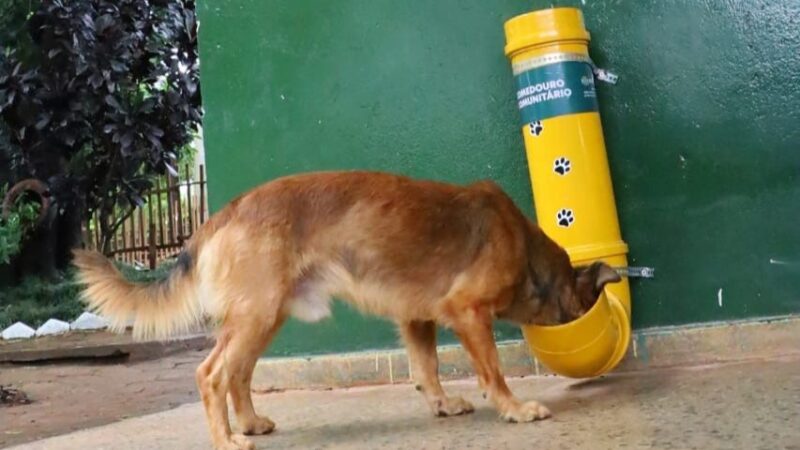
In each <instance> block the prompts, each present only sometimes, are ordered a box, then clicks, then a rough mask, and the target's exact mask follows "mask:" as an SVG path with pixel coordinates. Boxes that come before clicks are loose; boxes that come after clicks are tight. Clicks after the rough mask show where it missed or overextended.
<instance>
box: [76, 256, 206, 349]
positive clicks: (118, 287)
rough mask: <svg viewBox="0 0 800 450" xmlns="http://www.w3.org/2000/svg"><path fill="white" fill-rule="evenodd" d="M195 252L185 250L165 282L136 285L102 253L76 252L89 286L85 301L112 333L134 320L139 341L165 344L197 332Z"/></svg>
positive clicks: (199, 313) (201, 318)
mask: <svg viewBox="0 0 800 450" xmlns="http://www.w3.org/2000/svg"><path fill="white" fill-rule="evenodd" d="M192 253H194V252H191V251H190V250H184V252H183V253H181V255H180V256H179V258H178V263H177V264H176V265H175V267H174V268H173V269H172V272H171V273H170V274H169V276H168V277H167V278H166V279H164V280H160V281H155V282H152V283H134V282H131V281H128V280H127V279H126V278H125V277H124V276H123V275H122V273H120V271H119V270H117V267H116V266H115V265H114V264H113V263H112V262H111V261H110V260H108V259H107V258H106V257H105V256H103V255H102V254H101V253H98V252H95V251H87V250H76V251H75V253H74V255H75V259H74V264H75V266H77V267H78V271H79V272H78V273H79V275H78V278H79V281H80V282H81V283H83V284H84V286H85V287H84V291H83V300H84V302H86V303H87V305H88V306H89V309H90V310H92V311H95V312H97V313H98V314H99V315H101V316H102V317H103V318H105V319H106V320H108V321H109V327H110V328H111V329H112V330H114V331H118V332H119V331H122V330H124V329H125V328H126V327H127V326H128V325H129V323H130V321H131V320H133V336H134V338H135V339H140V340H141V339H159V340H163V339H167V338H169V337H171V336H175V335H179V334H182V333H187V332H189V331H192V330H195V329H197V327H198V326H199V325H201V324H202V323H203V322H204V320H205V314H204V312H203V308H202V306H201V304H200V301H199V298H198V295H197V294H196V290H197V287H196V286H197V280H196V278H197V273H196V272H197V271H196V269H195V267H194V266H195V261H194V259H195V258H194V257H193V255H192Z"/></svg>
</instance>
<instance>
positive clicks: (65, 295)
mask: <svg viewBox="0 0 800 450" xmlns="http://www.w3.org/2000/svg"><path fill="white" fill-rule="evenodd" d="M173 265H174V263H172V262H167V263H164V264H162V265H161V266H159V267H157V268H156V269H155V270H152V271H150V270H136V269H134V268H133V267H130V266H126V265H122V264H118V267H119V268H120V270H121V271H122V273H123V274H124V275H125V277H126V278H127V279H129V280H131V281H135V282H139V283H148V282H152V281H157V280H160V279H163V278H165V277H166V276H167V274H169V271H170V270H171V269H172V266H173ZM80 292H81V285H80V284H79V283H77V282H76V281H75V272H74V271H70V272H68V273H66V274H64V278H63V280H62V281H59V282H48V281H45V280H42V279H39V278H27V279H25V281H23V282H22V284H20V285H19V286H16V287H12V288H6V289H3V290H2V291H0V330H2V329H5V328H6V327H8V326H9V325H11V324H13V323H14V322H17V321H21V322H24V323H26V324H28V325H29V326H31V327H33V328H37V327H39V326H40V325H41V324H43V323H44V322H46V321H47V320H48V319H50V318H54V319H59V320H63V321H65V322H71V321H73V320H75V319H76V318H77V317H78V316H79V315H80V314H81V313H82V312H83V311H84V309H85V308H84V305H83V303H82V302H81V300H80Z"/></svg>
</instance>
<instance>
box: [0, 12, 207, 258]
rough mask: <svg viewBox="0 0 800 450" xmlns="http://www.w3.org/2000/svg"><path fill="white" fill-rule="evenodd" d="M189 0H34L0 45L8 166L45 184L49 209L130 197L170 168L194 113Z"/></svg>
mask: <svg viewBox="0 0 800 450" xmlns="http://www.w3.org/2000/svg"><path fill="white" fill-rule="evenodd" d="M194 6H195V5H194V1H191V0H69V1H68V0H44V1H41V2H40V4H39V7H38V9H36V10H35V11H34V12H33V14H32V15H31V16H30V17H29V18H28V19H27V28H26V33H27V39H28V40H29V42H28V44H27V45H21V44H20V43H21V42H23V40H22V39H20V38H16V39H14V40H12V41H11V45H10V46H8V47H6V48H5V49H4V50H5V51H4V53H3V54H2V55H0V134H5V136H0V146H3V143H5V147H6V150H5V153H6V154H7V158H8V159H9V161H10V165H11V168H12V171H13V175H12V176H13V177H14V178H17V179H20V178H28V177H32V178H38V179H40V180H43V181H45V182H46V183H47V184H48V185H49V187H50V194H51V196H52V203H53V205H55V206H56V208H54V209H55V210H56V211H57V214H58V215H64V214H66V213H70V214H74V213H75V212H79V216H80V217H78V218H74V219H73V220H69V221H68V222H69V225H68V226H70V227H72V228H74V227H75V224H76V223H77V224H79V223H80V219H83V218H87V217H89V215H90V214H91V213H92V212H93V211H95V210H100V211H101V213H102V215H103V216H104V217H112V215H113V212H114V211H115V209H116V208H119V207H121V208H123V209H130V208H132V207H133V206H134V205H137V204H142V203H143V202H144V199H143V198H142V193H143V192H144V191H145V190H147V189H148V188H150V187H151V180H152V179H153V177H154V176H155V175H156V174H164V173H166V172H171V173H174V172H175V169H174V166H175V161H176V160H177V158H178V156H179V153H180V151H181V149H182V148H183V147H185V146H186V145H187V144H188V143H189V142H190V140H191V138H192V136H193V133H194V131H196V129H197V127H198V126H199V123H200V119H201V108H200V101H201V99H200V90H199V80H198V60H197V40H196V37H197V36H196V30H197V24H196V20H195V14H194ZM15 43H16V46H15ZM23 47H24V48H23ZM0 150H2V149H0ZM0 153H2V151H0ZM101 226H102V227H103V230H102V231H103V232H104V234H105V235H106V236H108V235H110V234H111V233H112V232H113V228H114V224H110V223H102V224H101ZM68 241H69V239H68ZM72 244H74V243H72Z"/></svg>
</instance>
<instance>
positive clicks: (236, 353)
mask: <svg viewBox="0 0 800 450" xmlns="http://www.w3.org/2000/svg"><path fill="white" fill-rule="evenodd" d="M283 322H284V317H283V316H279V317H275V318H269V317H266V318H263V319H258V318H254V317H253V314H250V315H249V317H246V318H242V320H239V321H237V322H236V328H237V333H236V336H234V338H233V339H232V340H231V344H230V345H229V346H228V353H227V360H226V364H227V370H228V372H229V374H230V376H229V378H228V379H229V383H230V394H231V401H232V403H233V411H234V412H235V413H236V422H237V423H238V425H239V427H240V428H241V430H242V433H244V434H246V435H254V434H267V433H270V432H271V431H272V430H274V429H275V423H274V422H273V421H272V420H270V419H269V418H268V417H259V416H258V415H257V414H256V411H255V408H254V407H253V399H252V396H251V394H250V383H251V381H252V379H253V369H254V367H255V365H256V361H258V358H259V356H260V355H261V354H262V353H263V351H264V349H265V348H266V347H267V345H269V342H270V341H271V340H272V338H273V337H274V336H275V334H276V333H277V332H278V329H279V328H280V327H281V325H282V324H283Z"/></svg>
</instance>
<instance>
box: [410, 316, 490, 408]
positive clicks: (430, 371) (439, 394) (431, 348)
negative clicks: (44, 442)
mask: <svg viewBox="0 0 800 450" xmlns="http://www.w3.org/2000/svg"><path fill="white" fill-rule="evenodd" d="M398 328H399V329H400V335H401V336H403V341H405V343H406V349H407V350H408V359H409V363H410V364H411V377H412V378H413V379H414V383H416V384H417V389H418V390H420V391H421V392H422V395H424V396H425V400H426V401H427V402H428V406H430V408H431V410H432V411H433V413H434V414H435V415H437V416H456V415H459V414H468V413H471V412H472V411H474V409H475V408H474V407H473V406H472V404H471V403H470V402H468V401H466V400H464V399H463V398H461V397H448V396H447V395H446V394H445V392H444V389H442V385H441V383H439V358H438V355H437V354H436V324H435V323H434V322H430V321H425V322H421V321H414V322H405V323H401V324H399V325H398Z"/></svg>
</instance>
